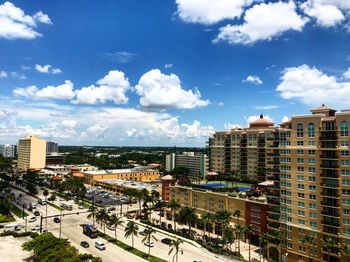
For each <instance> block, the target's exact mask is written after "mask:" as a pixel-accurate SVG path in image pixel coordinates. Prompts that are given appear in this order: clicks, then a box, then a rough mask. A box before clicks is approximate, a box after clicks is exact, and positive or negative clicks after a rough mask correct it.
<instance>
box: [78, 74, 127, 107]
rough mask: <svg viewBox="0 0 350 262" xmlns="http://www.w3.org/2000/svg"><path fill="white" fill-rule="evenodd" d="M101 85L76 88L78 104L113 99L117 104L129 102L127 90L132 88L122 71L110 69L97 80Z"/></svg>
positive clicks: (103, 101)
mask: <svg viewBox="0 0 350 262" xmlns="http://www.w3.org/2000/svg"><path fill="white" fill-rule="evenodd" d="M97 84H98V85H99V86H95V85H91V86H88V87H83V88H81V89H80V90H76V91H75V94H76V99H75V100H74V101H73V103H76V104H97V103H106V102H107V101H112V102H113V103H115V104H125V103H127V102H128V98H127V97H126V92H127V91H128V90H129V89H130V83H129V80H128V78H127V77H125V75H124V73H123V72H121V71H117V70H114V71H109V72H108V74H107V75H106V76H105V77H104V78H102V79H100V80H98V81H97Z"/></svg>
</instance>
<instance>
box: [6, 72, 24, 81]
mask: <svg viewBox="0 0 350 262" xmlns="http://www.w3.org/2000/svg"><path fill="white" fill-rule="evenodd" d="M10 75H11V77H14V78H18V79H22V80H23V79H26V76H25V75H24V74H19V73H17V72H10Z"/></svg>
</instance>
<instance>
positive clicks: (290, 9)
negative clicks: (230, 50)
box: [213, 1, 308, 44]
mask: <svg viewBox="0 0 350 262" xmlns="http://www.w3.org/2000/svg"><path fill="white" fill-rule="evenodd" d="M307 22H308V19H307V18H303V17H301V16H300V15H299V14H298V13H297V12H296V5H295V4H294V2H293V1H289V2H275V3H267V4H266V3H260V4H256V5H254V6H253V7H251V8H250V9H248V10H247V11H246V12H245V15H244V23H243V24H241V25H230V24H228V25H226V26H224V27H221V28H220V29H219V34H218V36H217V37H216V39H215V40H214V41H213V42H214V43H216V42H219V41H227V42H228V43H230V44H253V43H255V42H257V41H259V40H271V39H273V38H274V37H277V36H279V35H281V34H282V33H284V32H286V31H289V30H294V31H302V29H303V26H304V25H305V24H306V23H307Z"/></svg>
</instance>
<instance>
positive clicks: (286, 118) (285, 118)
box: [282, 116, 290, 123]
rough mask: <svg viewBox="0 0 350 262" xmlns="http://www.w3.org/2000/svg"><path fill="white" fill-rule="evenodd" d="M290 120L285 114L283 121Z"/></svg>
mask: <svg viewBox="0 0 350 262" xmlns="http://www.w3.org/2000/svg"><path fill="white" fill-rule="evenodd" d="M289 120H290V118H289V117H288V116H284V117H283V118H282V123H284V122H287V121H289Z"/></svg>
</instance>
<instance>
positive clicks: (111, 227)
mask: <svg viewBox="0 0 350 262" xmlns="http://www.w3.org/2000/svg"><path fill="white" fill-rule="evenodd" d="M107 228H108V229H109V230H112V231H113V230H115V226H114V225H111V226H108V227H107Z"/></svg>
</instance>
